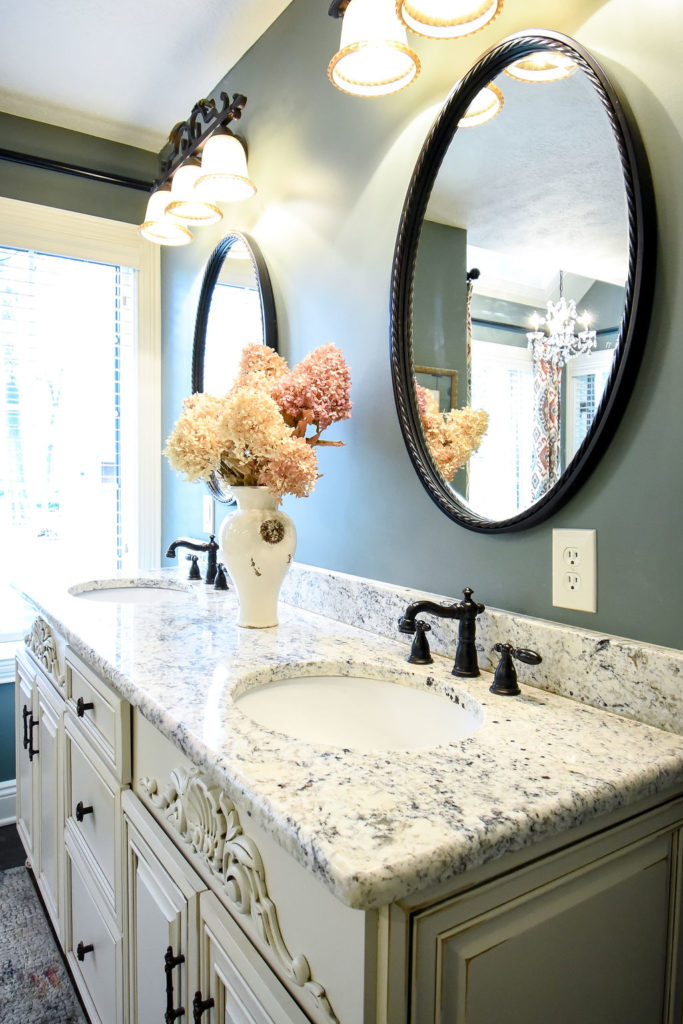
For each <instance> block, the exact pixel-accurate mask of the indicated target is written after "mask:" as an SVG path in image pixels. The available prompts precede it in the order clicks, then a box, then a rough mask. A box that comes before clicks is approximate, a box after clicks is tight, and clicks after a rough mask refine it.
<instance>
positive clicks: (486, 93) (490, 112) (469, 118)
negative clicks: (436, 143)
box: [458, 82, 505, 128]
mask: <svg viewBox="0 0 683 1024" xmlns="http://www.w3.org/2000/svg"><path fill="white" fill-rule="evenodd" d="M504 103H505V100H504V98H503V94H502V92H501V91H500V89H499V88H498V86H497V85H494V84H493V82H489V84H488V85H485V86H484V88H483V89H480V90H479V92H478V93H477V95H476V96H475V97H474V99H473V100H472V102H471V103H470V105H469V107H468V108H467V110H466V111H465V113H464V114H463V116H462V117H461V118H460V120H459V121H458V128H476V127H477V126H478V125H480V124H486V122H487V121H492V120H493V118H494V117H495V116H496V114H500V112H501V110H502V109H503V104H504Z"/></svg>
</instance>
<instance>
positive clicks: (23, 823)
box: [14, 658, 38, 869]
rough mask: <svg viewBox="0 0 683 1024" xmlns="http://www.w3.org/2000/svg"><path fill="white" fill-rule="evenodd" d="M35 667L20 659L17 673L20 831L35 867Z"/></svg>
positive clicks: (17, 766)
mask: <svg viewBox="0 0 683 1024" xmlns="http://www.w3.org/2000/svg"><path fill="white" fill-rule="evenodd" d="M35 675H36V673H35V669H33V668H29V667H28V666H27V665H25V664H24V662H23V660H20V659H19V658H17V661H16V673H15V687H14V694H15V723H14V725H15V728H14V733H15V738H16V772H17V831H18V833H19V837H20V839H21V841H22V843H23V846H24V850H25V851H26V856H27V857H28V859H29V860H30V861H31V864H32V866H33V868H34V869H36V867H37V865H36V863H35V860H36V855H37V852H38V851H37V850H36V849H34V846H35V838H36V837H35V835H34V826H35V825H36V824H37V822H38V816H37V814H35V812H34V800H35V793H34V788H35V775H36V773H35V771H34V769H33V761H34V755H33V746H32V745H31V746H30V745H29V744H30V740H31V738H32V737H33V736H34V735H35V729H33V728H32V725H33V721H34V714H35V710H36V709H35V706H34V699H33V692H34V682H35Z"/></svg>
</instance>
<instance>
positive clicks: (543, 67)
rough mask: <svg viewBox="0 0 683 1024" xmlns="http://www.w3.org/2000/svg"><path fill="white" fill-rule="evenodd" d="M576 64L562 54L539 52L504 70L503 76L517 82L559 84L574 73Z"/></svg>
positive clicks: (548, 51)
mask: <svg viewBox="0 0 683 1024" xmlns="http://www.w3.org/2000/svg"><path fill="white" fill-rule="evenodd" d="M577 66H578V65H577V64H576V63H575V62H574V61H573V60H572V59H571V57H568V56H567V55H566V54H564V53H552V52H551V51H550V50H539V51H538V52H537V53H530V54H529V55H528V56H526V57H522V58H521V60H516V61H515V62H514V64H509V65H508V67H506V68H505V74H506V75H509V76H510V78H516V79H517V80H518V81H519V82H559V81H561V80H562V79H563V78H569V76H570V75H573V74H574V72H575V71H576V68H577Z"/></svg>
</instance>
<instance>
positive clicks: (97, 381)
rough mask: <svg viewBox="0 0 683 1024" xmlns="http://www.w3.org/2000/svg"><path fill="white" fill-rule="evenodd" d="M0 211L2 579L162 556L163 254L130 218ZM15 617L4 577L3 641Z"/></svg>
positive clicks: (76, 574) (1, 206)
mask: <svg viewBox="0 0 683 1024" xmlns="http://www.w3.org/2000/svg"><path fill="white" fill-rule="evenodd" d="M38 211H39V212H38ZM0 213H1V214H3V216H2V218H1V220H0V223H1V224H2V227H0V530H2V535H3V537H4V538H5V539H6V541H8V543H7V544H6V549H5V551H6V554H5V569H6V570H7V571H6V572H5V573H3V578H4V580H5V581H8V580H10V579H11V578H13V577H17V576H18V575H19V574H21V573H26V572H35V573H40V574H42V575H47V576H49V575H51V574H56V573H60V574H67V575H68V576H69V577H70V578H71V579H73V580H77V579H79V578H81V579H85V578H88V577H89V576H93V575H97V574H98V573H102V572H105V573H106V572H111V571H113V570H115V569H127V570H130V571H134V570H135V569H136V568H137V567H138V566H142V567H144V566H151V565H155V564H156V565H158V562H159V537H158V531H159V513H158V505H159V502H158V493H159V479H158V478H159V461H160V456H159V449H160V433H159V431H160V426H159V381H158V377H159V360H158V314H156V315H155V302H156V303H158V255H157V253H156V251H153V252H152V253H151V254H149V253H148V250H147V247H143V246H144V243H142V242H141V241H138V240H137V238H136V237H135V229H134V228H133V227H132V226H131V225H123V224H117V223H116V222H112V221H105V220H101V219H99V218H93V217H85V216H82V215H78V214H69V213H65V212H64V211H58V210H45V209H42V208H37V207H33V206H30V205H29V204H22V203H13V202H11V201H8V200H2V201H0ZM5 214H6V215H7V216H4V215H5ZM149 249H152V247H149ZM155 351H156V353H157V358H156V369H155V370H154V369H153V363H152V359H153V356H154V352H155ZM22 620H23V610H22V609H21V605H20V603H19V602H18V600H17V598H16V596H14V595H13V594H12V592H11V591H10V590H9V588H8V586H7V584H5V586H4V587H3V588H2V589H0V640H2V639H8V638H10V637H12V636H16V635H17V633H19V632H20V631H21V630H22V629H23V627H24V625H25V623H24V622H23V621H22Z"/></svg>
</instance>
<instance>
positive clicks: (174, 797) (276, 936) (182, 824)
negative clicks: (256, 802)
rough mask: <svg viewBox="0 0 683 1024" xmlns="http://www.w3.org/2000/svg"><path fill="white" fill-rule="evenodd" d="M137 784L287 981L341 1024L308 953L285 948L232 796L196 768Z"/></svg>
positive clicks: (258, 857)
mask: <svg viewBox="0 0 683 1024" xmlns="http://www.w3.org/2000/svg"><path fill="white" fill-rule="evenodd" d="M140 785H141V786H142V788H143V790H144V791H145V793H147V795H148V797H149V799H150V801H151V803H152V804H153V805H154V807H157V808H159V809H160V810H161V811H163V812H164V815H165V817H166V820H167V821H168V822H169V824H170V825H171V826H172V827H173V829H174V830H175V831H176V832H177V833H178V835H179V836H180V837H181V839H183V840H184V842H186V843H188V844H189V845H190V846H191V847H192V850H193V851H194V852H195V853H196V854H197V855H198V856H199V857H201V859H202V860H203V861H204V862H205V864H206V865H207V866H208V867H209V869H210V871H211V872H212V874H214V875H215V876H217V877H218V878H220V879H221V881H222V882H223V884H224V894H225V896H226V898H227V902H228V905H229V906H230V907H231V908H232V909H233V910H234V911H235V912H236V913H237V914H239V915H242V916H243V917H248V918H249V919H250V921H251V923H252V925H253V928H254V929H255V932H256V934H257V936H258V937H259V938H260V939H261V941H262V942H263V943H265V945H266V946H267V947H268V949H269V950H271V951H272V953H273V954H274V955H275V957H276V958H277V961H278V963H279V964H280V966H281V967H282V970H283V971H284V974H285V976H286V977H287V978H288V979H289V981H290V982H292V983H293V984H294V985H296V986H297V987H299V988H301V989H303V990H304V992H305V993H306V994H307V995H308V996H309V997H310V998H311V999H312V1001H313V1003H314V1004H315V1006H316V1008H317V1009H318V1011H319V1012H321V1013H322V1014H323V1016H324V1018H325V1020H327V1021H330V1022H331V1024H339V1022H338V1018H337V1016H336V1014H335V1013H334V1010H333V1009H332V1006H331V1004H330V1001H329V999H328V997H327V994H326V992H325V989H324V988H323V986H322V985H320V984H319V983H318V982H317V981H314V980H313V978H312V977H311V968H310V965H309V963H308V960H307V959H306V957H305V956H303V954H301V953H299V954H297V955H296V956H292V954H291V953H290V952H289V950H288V948H287V944H286V942H285V940H284V938H283V936H282V932H281V931H280V922H279V920H278V915H277V907H276V906H275V904H274V902H273V901H272V899H271V898H270V895H269V893H268V885H267V883H266V874H265V869H264V867H263V861H262V860H261V854H260V853H259V851H258V847H257V846H256V844H255V843H254V842H253V840H252V839H250V838H249V837H248V836H246V835H245V834H244V832H243V831H242V825H241V823H240V819H239V815H238V813H237V809H236V807H235V805H234V804H233V802H232V800H230V798H229V797H228V796H226V794H225V793H223V792H222V791H221V790H220V789H219V788H218V787H217V786H211V785H207V783H206V782H205V781H204V777H203V775H202V773H201V771H200V770H199V769H198V768H196V769H192V770H191V771H189V772H188V771H186V770H185V769H183V768H178V769H175V770H174V771H172V772H171V781H170V782H169V784H168V786H167V787H166V788H165V789H164V791H163V792H159V788H158V783H157V780H156V779H149V778H144V779H140Z"/></svg>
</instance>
